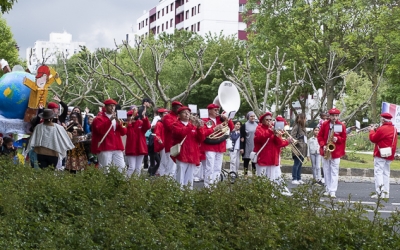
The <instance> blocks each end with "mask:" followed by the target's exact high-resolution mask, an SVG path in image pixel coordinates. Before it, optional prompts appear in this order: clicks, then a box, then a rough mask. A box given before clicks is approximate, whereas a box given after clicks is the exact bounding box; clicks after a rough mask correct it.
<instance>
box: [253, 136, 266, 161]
mask: <svg viewBox="0 0 400 250" xmlns="http://www.w3.org/2000/svg"><path fill="white" fill-rule="evenodd" d="M268 141H269V138H268V140H267V141H266V142H265V143H264V145H263V146H262V147H261V148H260V150H258V152H261V151H262V150H263V149H264V147H265V146H266V145H267V143H268ZM258 152H254V151H253V152H251V153H250V160H251V162H252V163H257V160H258Z"/></svg>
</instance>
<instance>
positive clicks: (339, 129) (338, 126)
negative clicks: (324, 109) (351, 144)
mask: <svg viewBox="0 0 400 250" xmlns="http://www.w3.org/2000/svg"><path fill="white" fill-rule="evenodd" d="M333 131H334V132H335V133H342V132H343V126H342V124H335V125H334V126H333Z"/></svg>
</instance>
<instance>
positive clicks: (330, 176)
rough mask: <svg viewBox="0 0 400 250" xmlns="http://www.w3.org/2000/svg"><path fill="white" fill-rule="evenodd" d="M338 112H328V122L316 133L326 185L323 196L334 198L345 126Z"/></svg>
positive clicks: (344, 143) (343, 143) (342, 154)
mask: <svg viewBox="0 0 400 250" xmlns="http://www.w3.org/2000/svg"><path fill="white" fill-rule="evenodd" d="M339 114H340V110H338V109H336V108H333V109H331V110H329V117H330V119H329V120H328V121H325V122H324V123H323V124H322V125H321V129H320V131H319V133H318V136H317V138H318V144H319V146H320V148H319V153H320V155H321V156H322V157H323V159H322V166H323V169H324V179H325V185H326V192H325V193H324V195H325V196H330V197H332V198H336V191H337V187H338V182H339V164H340V158H341V157H342V156H344V155H345V149H346V138H347V134H346V126H345V125H344V124H342V123H341V122H340V121H339Z"/></svg>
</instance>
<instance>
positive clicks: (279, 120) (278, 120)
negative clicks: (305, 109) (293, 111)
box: [275, 115, 288, 125]
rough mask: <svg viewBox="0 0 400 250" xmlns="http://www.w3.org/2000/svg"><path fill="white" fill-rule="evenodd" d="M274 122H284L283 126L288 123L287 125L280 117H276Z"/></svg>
mask: <svg viewBox="0 0 400 250" xmlns="http://www.w3.org/2000/svg"><path fill="white" fill-rule="evenodd" d="M275 121H277V122H284V124H285V125H288V123H287V121H286V120H285V118H283V117H282V116H281V115H278V116H277V117H276V118H275Z"/></svg>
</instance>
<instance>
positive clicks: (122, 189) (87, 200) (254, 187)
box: [0, 159, 400, 249]
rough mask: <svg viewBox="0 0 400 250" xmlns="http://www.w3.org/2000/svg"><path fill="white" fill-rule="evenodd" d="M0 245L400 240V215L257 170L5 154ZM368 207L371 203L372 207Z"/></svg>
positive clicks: (381, 245)
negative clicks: (76, 167)
mask: <svg viewBox="0 0 400 250" xmlns="http://www.w3.org/2000/svg"><path fill="white" fill-rule="evenodd" d="M0 166H1V167H0V239H1V240H0V248H1V249H31V248H38V249H396V248H397V247H398V246H399V243H400V241H399V234H398V232H397V231H396V230H397V229H399V224H398V222H399V215H398V214H394V215H393V216H392V217H391V218H389V219H381V218H380V217H379V216H376V217H375V219H374V220H370V219H368V218H367V217H366V215H365V214H366V212H365V209H366V207H364V206H362V205H360V204H350V203H336V202H335V201H333V200H332V201H329V202H327V203H323V202H320V198H321V194H322V192H323V190H322V189H321V188H317V187H314V186H308V185H304V186H302V187H299V188H298V189H296V190H295V191H294V195H293V196H292V197H285V196H281V195H280V192H279V190H278V189H279V187H275V186H273V185H271V183H270V182H269V181H266V180H265V179H260V178H252V179H247V180H238V181H237V182H236V183H235V184H233V185H230V184H229V183H228V182H222V183H219V184H218V185H216V186H215V187H213V188H212V189H198V190H194V191H191V190H187V189H181V188H180V187H179V186H178V185H177V184H176V183H175V182H174V181H173V180H170V179H167V178H150V179H146V178H145V177H141V178H132V179H130V180H126V178H125V177H124V176H123V175H121V174H120V173H118V172H117V171H111V172H110V173H109V174H107V175H105V174H103V173H101V172H100V171H99V170H97V169H89V170H87V171H84V172H82V173H79V174H76V175H73V174H69V173H67V172H54V171H51V170H46V171H42V170H33V169H30V168H27V167H24V166H20V165H13V164H12V163H10V162H8V161H6V160H4V159H1V160H0ZM369 209H371V208H369Z"/></svg>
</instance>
